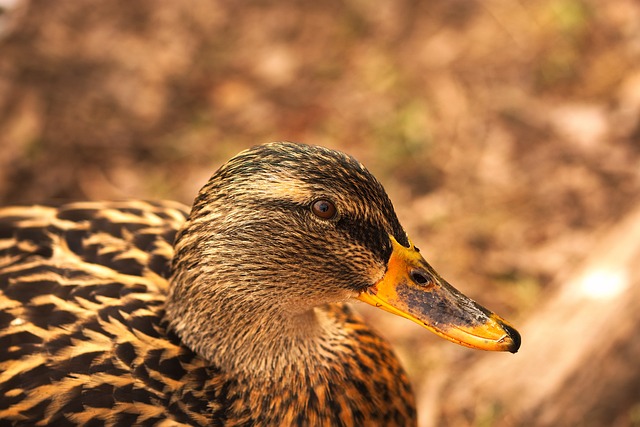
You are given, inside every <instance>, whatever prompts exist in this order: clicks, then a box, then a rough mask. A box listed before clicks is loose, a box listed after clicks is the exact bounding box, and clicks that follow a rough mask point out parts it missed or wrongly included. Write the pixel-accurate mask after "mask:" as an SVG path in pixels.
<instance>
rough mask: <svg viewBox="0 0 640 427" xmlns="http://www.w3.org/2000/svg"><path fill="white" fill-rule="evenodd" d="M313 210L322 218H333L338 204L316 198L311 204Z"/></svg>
mask: <svg viewBox="0 0 640 427" xmlns="http://www.w3.org/2000/svg"><path fill="white" fill-rule="evenodd" d="M311 211H312V212H313V213H314V214H315V215H316V216H317V217H318V218H322V219H331V218H333V217H334V216H335V214H336V206H335V205H334V204H333V202H331V201H329V200H324V199H321V200H316V201H315V202H313V203H312V205H311Z"/></svg>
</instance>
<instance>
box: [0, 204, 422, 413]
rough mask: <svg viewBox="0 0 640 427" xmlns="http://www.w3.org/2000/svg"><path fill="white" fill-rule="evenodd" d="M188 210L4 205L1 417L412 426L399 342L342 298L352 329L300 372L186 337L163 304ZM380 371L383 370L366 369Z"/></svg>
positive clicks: (343, 320) (341, 318) (341, 310)
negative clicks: (234, 362) (234, 356)
mask: <svg viewBox="0 0 640 427" xmlns="http://www.w3.org/2000/svg"><path fill="white" fill-rule="evenodd" d="M187 209H188V208H187V207H185V206H181V205H179V204H177V203H170V202H165V203H147V202H140V201H135V202H118V203H100V202H93V203H91V202H89V203H75V204H69V205H65V206H61V207H58V208H51V207H42V206H36V207H25V208H5V209H3V210H0V224H2V225H1V226H0V227H1V228H0V233H1V234H0V245H1V246H0V247H1V248H2V249H0V260H1V263H0V271H2V274H1V275H0V289H1V290H2V294H1V296H2V299H1V300H0V301H1V304H2V307H1V308H2V315H1V317H0V360H1V362H0V420H4V421H11V422H12V423H14V424H16V425H20V424H23V425H34V424H38V425H78V424H88V425H91V424H94V425H103V424H107V425H155V424H162V423H163V422H169V424H168V425H176V424H184V425H360V424H362V423H364V422H365V421H368V422H376V423H378V422H379V423H383V424H385V425H393V424H397V425H402V424H403V423H405V422H406V421H407V420H410V419H412V418H414V417H415V410H414V409H413V398H412V394H411V389H410V387H409V385H408V384H409V383H408V380H407V378H406V375H405V373H404V371H403V370H402V368H401V367H400V365H399V364H398V363H397V362H396V359H395V357H394V355H393V353H392V351H391V350H390V348H389V346H388V345H387V343H386V342H385V341H384V340H382V339H381V338H380V337H378V336H377V335H375V334H373V333H372V332H371V331H370V330H369V328H367V327H366V326H365V325H364V323H362V321H361V319H360V318H359V317H358V316H356V315H355V314H354V313H353V312H352V310H351V309H350V308H349V307H348V306H346V305H344V304H336V305H332V306H328V307H326V310H323V312H324V313H325V314H326V316H327V318H328V319H329V320H330V321H332V322H335V324H339V325H342V327H343V331H342V332H343V336H344V339H343V340H342V341H343V343H342V345H339V346H337V347H330V350H333V351H334V352H335V353H336V354H335V357H333V358H331V360H332V361H333V362H334V364H332V365H331V368H330V369H326V368H327V367H326V365H325V364H324V361H323V360H318V361H317V363H316V364H315V365H314V366H313V367H309V369H308V371H307V372H304V373H301V374H298V375H296V376H293V375H292V376H291V377H290V378H282V379H278V380H277V381H262V382H256V380H254V379H250V378H242V377H240V376H233V375H229V374H228V373H225V372H223V371H221V370H220V369H219V368H217V367H216V366H213V365H212V364H211V363H209V362H208V361H207V360H205V359H204V358H202V357H200V356H198V355H197V354H196V353H194V352H193V351H191V350H190V349H189V348H187V347H186V346H185V345H183V344H182V343H181V342H180V339H179V338H178V337H177V336H176V335H175V334H174V333H172V332H171V331H170V330H168V329H167V322H166V321H165V320H164V306H165V301H166V297H167V291H168V286H169V283H168V280H167V279H168V277H169V273H170V261H171V258H172V257H173V249H172V245H173V240H174V236H175V234H176V233H177V232H178V230H179V229H180V227H181V226H182V225H183V222H184V220H185V219H186V218H187V215H188V210H187ZM323 368H324V369H323ZM372 372H380V373H382V375H380V376H379V377H378V378H377V380H376V381H365V380H360V381H354V379H356V378H363V379H366V378H370V377H371V373H372ZM258 385H259V387H258ZM265 390H269V392H268V393H265ZM381 391H382V392H383V393H382V394H380V392H381ZM379 394H380V395H379ZM357 396H362V399H357ZM382 399H384V400H382ZM278 408H283V410H278ZM379 408H384V410H383V411H380V409H379ZM390 408H393V409H392V410H390ZM365 416H366V417H365ZM365 418H366V420H365Z"/></svg>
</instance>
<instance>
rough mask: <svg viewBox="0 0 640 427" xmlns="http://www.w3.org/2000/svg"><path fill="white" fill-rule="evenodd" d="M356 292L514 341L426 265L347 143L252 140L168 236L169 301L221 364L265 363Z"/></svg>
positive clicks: (179, 325) (468, 338)
mask: <svg viewBox="0 0 640 427" xmlns="http://www.w3.org/2000/svg"><path fill="white" fill-rule="evenodd" d="M355 300H360V301H364V302H366V303H368V304H371V305H374V306H376V307H379V308H381V309H383V310H386V311H389V312H391V313H394V314H397V315H399V316H402V317H405V318H407V319H409V320H412V321H414V322H416V323H418V324H420V325H422V326H424V327H425V328H427V329H429V330H431V331H432V332H435V333H436V334H438V335H439V336H441V337H443V338H446V339H448V340H450V341H453V342H455V343H458V344H462V345H465V346H468V347H473V348H477V349H482V350H499V351H510V352H516V351H517V350H518V347H519V345H520V336H519V334H518V332H517V331H516V330H515V329H514V328H513V327H512V326H510V325H509V324H508V323H507V322H506V321H505V320H503V319H502V318H500V317H498V316H497V315H496V314H493V313H492V312H490V311H489V310H487V309H485V308H483V307H482V306H480V305H479V304H477V303H476V302H474V301H472V300H471V299H469V298H468V297H466V296H465V295H463V294H462V293H460V292H459V291H457V290H456V289H455V288H453V287H452V286H451V285H449V284H448V283H447V282H446V281H445V280H444V279H442V278H441V277H440V276H439V275H438V274H437V273H436V272H435V271H434V269H433V268H432V267H431V266H430V265H429V264H428V263H427V262H426V261H425V259H424V258H423V257H422V255H421V254H420V252H419V250H418V249H417V248H416V247H415V246H414V245H413V243H412V242H411V240H410V239H409V238H408V236H407V234H406V233H405V231H404V229H403V228H402V226H401V225H400V223H399V221H398V218H397V216H396V214H395V211H394V208H393V205H392V203H391V201H390V200H389V197H388V196H387V194H386V192H385V191H384V189H383V187H382V185H381V184H380V183H379V182H378V181H377V180H376V179H375V178H374V177H373V175H372V174H371V173H369V172H368V171H367V169H366V168H365V167H364V166H363V165H362V164H360V163H359V162H358V161H357V160H355V159H354V158H352V157H350V156H348V155H346V154H343V153H341V152H337V151H334V150H329V149H326V148H322V147H315V146H308V145H301V144H294V143H283V142H279V143H271V144H266V145H261V146H257V147H254V148H251V149H249V150H246V151H243V152H241V153H240V154H238V155H237V156H235V157H234V158H232V159H231V160H229V161H228V162H227V163H226V164H225V165H223V166H222V167H221V168H220V169H219V170H218V171H217V172H216V173H215V174H214V175H213V176H212V177H211V179H210V180H209V182H208V183H207V184H206V185H205V186H204V187H203V188H202V190H201V191H200V193H199V195H198V196H197V198H196V200H195V203H194V206H193V209H192V212H191V214H190V217H189V219H188V220H187V222H186V224H185V226H184V228H183V229H182V231H181V232H180V233H179V235H178V237H177V240H176V245H175V255H174V260H173V275H172V278H171V288H170V295H169V298H168V302H167V317H168V320H169V322H170V325H171V327H172V328H173V329H174V330H175V331H176V333H177V334H178V335H179V336H180V337H181V338H182V340H183V341H184V342H185V343H186V344H187V345H188V346H189V347H191V348H192V349H193V350H194V351H196V352H197V353H199V354H201V355H202V356H204V357H205V358H207V359H210V360H211V361H213V362H215V363H217V364H219V365H221V366H226V367H228V368H229V369H236V368H238V364H242V363H243V362H239V361H238V360H239V359H243V358H244V359H260V360H262V362H261V363H263V364H266V365H265V369H268V368H269V365H273V363H275V362H273V360H272V356H273V354H274V353H277V352H278V347H281V346H284V345H289V346H291V344H292V343H293V344H295V345H294V346H293V347H296V346H297V347H305V346H306V345H307V344H305V343H306V342H307V341H309V339H310V338H311V337H313V336H315V334H316V333H321V332H318V331H322V330H325V331H326V329H327V327H328V326H327V325H323V322H322V316H321V307H322V306H323V305H324V304H331V303H336V302H348V301H355ZM267 343H269V344H267ZM222 353H225V354H228V355H229V356H224V355H221V354H222Z"/></svg>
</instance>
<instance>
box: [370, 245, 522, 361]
mask: <svg viewBox="0 0 640 427" xmlns="http://www.w3.org/2000/svg"><path fill="white" fill-rule="evenodd" d="M391 241H392V244H393V252H392V253H391V257H390V258H389V262H388V265H387V272H386V273H385V275H384V277H382V279H381V280H379V281H378V282H377V283H375V284H374V285H373V286H371V287H369V288H368V289H366V290H365V291H363V292H361V293H360V295H359V296H358V299H359V300H361V301H364V302H366V303H368V304H371V305H373V306H375V307H378V308H381V309H383V310H386V311H388V312H390V313H393V314H397V315H398V316H402V317H405V318H407V319H409V320H411V321H413V322H416V323H417V324H419V325H422V326H424V327H425V328H427V329H429V330H430V331H432V332H434V333H436V334H437V335H439V336H441V337H442V338H445V339H447V340H449V341H452V342H455V343H458V344H460V345H463V346H467V347H471V348H476V349H480V350H490V351H509V352H511V353H515V352H516V351H518V348H519V347H520V334H519V333H518V331H516V330H515V329H514V328H513V327H512V326H511V325H509V323H507V322H506V321H505V320H503V319H502V318H500V317H499V316H498V315H496V314H494V313H492V312H491V311H489V310H487V309H486V308H484V307H482V306H481V305H479V304H477V303H476V302H475V301H473V300H471V299H470V298H468V297H467V296H465V295H463V294H462V293H461V292H459V291H458V290H457V289H455V288H454V287H453V286H451V285H450V284H449V283H447V282H446V281H445V280H444V279H442V278H441V277H440V276H438V274H437V273H436V272H435V270H433V268H432V267H431V266H430V265H429V264H427V262H426V261H425V260H424V258H423V257H422V255H420V253H419V252H418V249H417V248H415V246H413V244H411V245H410V247H409V248H406V247H404V246H402V245H401V244H399V243H398V242H397V241H396V240H395V239H394V238H393V237H391Z"/></svg>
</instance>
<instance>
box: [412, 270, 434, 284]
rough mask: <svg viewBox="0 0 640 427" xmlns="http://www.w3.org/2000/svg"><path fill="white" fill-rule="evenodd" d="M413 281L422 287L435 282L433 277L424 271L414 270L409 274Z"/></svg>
mask: <svg viewBox="0 0 640 427" xmlns="http://www.w3.org/2000/svg"><path fill="white" fill-rule="evenodd" d="M409 276H410V277H411V280H413V281H414V282H415V283H417V284H418V285H420V286H427V285H429V284H431V283H432V282H433V277H431V275H430V274H429V273H427V272H426V271H424V270H418V269H414V270H411V273H409Z"/></svg>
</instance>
